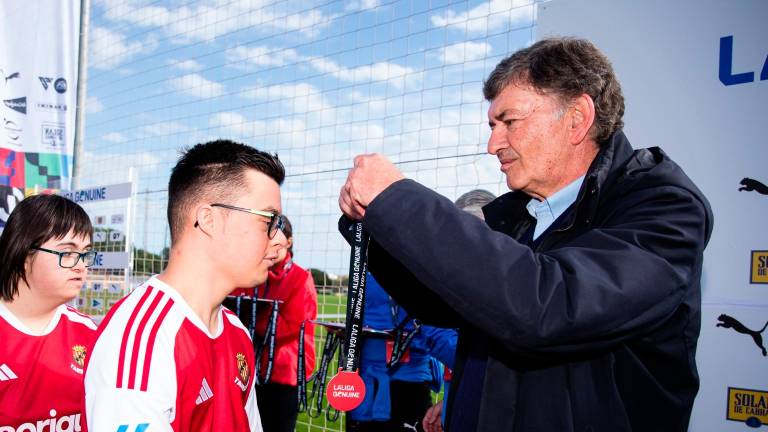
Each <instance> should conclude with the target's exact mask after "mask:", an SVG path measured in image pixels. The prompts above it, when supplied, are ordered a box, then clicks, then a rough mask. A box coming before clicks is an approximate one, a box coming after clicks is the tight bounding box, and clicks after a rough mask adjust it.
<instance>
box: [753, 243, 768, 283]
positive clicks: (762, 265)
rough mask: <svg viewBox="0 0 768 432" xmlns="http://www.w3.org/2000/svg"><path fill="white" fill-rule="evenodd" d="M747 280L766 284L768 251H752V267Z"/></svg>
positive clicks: (767, 278)
mask: <svg viewBox="0 0 768 432" xmlns="http://www.w3.org/2000/svg"><path fill="white" fill-rule="evenodd" d="M749 282H750V283H753V284H768V251H764V250H762V251H752V267H751V270H750V276H749Z"/></svg>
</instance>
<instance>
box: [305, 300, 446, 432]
mask: <svg viewBox="0 0 768 432" xmlns="http://www.w3.org/2000/svg"><path fill="white" fill-rule="evenodd" d="M346 310H347V295H346V294H340V293H339V294H318V295H317V314H318V319H320V320H323V321H334V322H343V321H344V320H345V318H344V314H345V312H346ZM325 338H326V332H325V330H324V329H322V328H318V329H317V330H316V331H315V352H316V353H317V355H316V359H317V363H318V365H316V367H315V370H317V366H319V362H320V358H321V354H322V352H323V345H324V344H325ZM337 368H338V362H337V360H336V358H334V359H333V360H332V361H331V364H330V365H329V367H328V380H330V378H331V376H333V375H335V373H336V370H337ZM312 385H313V383H309V385H308V386H307V387H308V388H307V391H308V392H310V393H311V391H312ZM432 399H433V401H437V400H440V399H442V392H441V393H440V394H435V393H433V394H432ZM309 405H310V406H311V407H314V406H315V401H314V400H310V401H309ZM327 409H328V401H327V400H325V401H324V402H323V412H322V414H321V415H320V416H319V417H317V418H311V417H309V416H308V415H307V413H299V418H298V421H297V422H296V432H343V431H344V430H345V424H346V415H345V414H343V413H342V414H341V415H340V416H339V419H338V420H336V421H335V422H331V421H328V419H327V418H326V410H327ZM314 412H315V410H314V408H313V413H314Z"/></svg>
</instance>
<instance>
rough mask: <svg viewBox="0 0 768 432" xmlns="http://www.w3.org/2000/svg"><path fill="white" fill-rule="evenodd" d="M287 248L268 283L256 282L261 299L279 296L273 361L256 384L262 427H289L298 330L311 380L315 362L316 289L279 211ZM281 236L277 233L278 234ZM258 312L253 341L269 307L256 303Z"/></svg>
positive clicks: (267, 430)
mask: <svg viewBox="0 0 768 432" xmlns="http://www.w3.org/2000/svg"><path fill="white" fill-rule="evenodd" d="M282 231H283V234H285V247H284V248H281V250H280V251H279V252H278V258H277V259H276V261H275V263H276V264H275V265H273V266H272V267H271V268H270V269H269V277H268V279H267V282H266V283H264V284H263V285H260V286H258V287H257V295H258V297H259V298H260V299H270V300H279V301H282V303H279V306H278V318H277V327H276V335H275V336H276V337H275V348H274V360H273V366H272V370H271V376H270V379H269V381H268V382H267V383H265V384H261V385H257V386H256V395H257V401H258V404H259V412H260V414H261V421H262V425H263V427H264V432H283V431H286V432H292V431H293V430H294V428H295V427H296V418H297V416H298V405H297V400H298V387H297V382H296V379H297V369H298V342H299V329H300V327H301V323H302V322H306V324H305V331H304V340H303V344H304V353H305V355H304V365H305V367H304V371H305V374H306V376H305V378H307V379H309V376H310V375H312V371H313V370H314V367H315V343H314V340H315V332H314V325H313V324H312V323H311V322H309V321H310V320H314V319H316V318H317V291H315V283H314V281H313V280H312V275H311V274H310V273H309V272H308V271H307V270H305V269H303V268H302V267H300V266H299V265H298V264H296V263H295V262H294V261H293V227H292V226H291V223H290V221H289V220H288V218H287V217H285V216H284V215H283V228H282ZM278 236H279V234H278ZM259 307H260V308H259V310H258V312H257V316H256V334H257V336H256V340H262V339H263V336H264V334H265V333H266V330H267V325H268V321H269V316H270V313H271V310H272V306H271V305H270V306H266V305H265V304H264V303H261V304H260V305H259ZM261 354H262V355H261V357H260V359H258V360H257V361H261V365H260V368H259V369H258V370H259V372H260V376H259V377H258V378H259V380H260V381H259V382H264V378H265V375H266V372H267V367H268V361H269V347H268V346H265V347H264V348H263V349H262V350H261Z"/></svg>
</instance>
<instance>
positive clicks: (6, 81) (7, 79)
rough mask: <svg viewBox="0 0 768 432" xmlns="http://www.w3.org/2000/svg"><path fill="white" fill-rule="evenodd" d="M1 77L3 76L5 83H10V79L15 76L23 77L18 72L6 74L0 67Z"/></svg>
mask: <svg viewBox="0 0 768 432" xmlns="http://www.w3.org/2000/svg"><path fill="white" fill-rule="evenodd" d="M0 77H2V78H3V84H8V81H10V80H12V79H14V78H21V74H20V73H18V72H12V73H11V74H9V75H6V74H5V71H4V70H3V69H2V68H0Z"/></svg>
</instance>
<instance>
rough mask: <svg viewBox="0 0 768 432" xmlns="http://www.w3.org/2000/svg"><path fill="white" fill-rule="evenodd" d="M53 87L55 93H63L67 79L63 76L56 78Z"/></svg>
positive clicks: (65, 89)
mask: <svg viewBox="0 0 768 432" xmlns="http://www.w3.org/2000/svg"><path fill="white" fill-rule="evenodd" d="M53 88H54V89H55V90H56V93H59V94H63V93H66V91H67V80H65V79H64V78H59V79H57V80H56V82H54V83H53Z"/></svg>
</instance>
